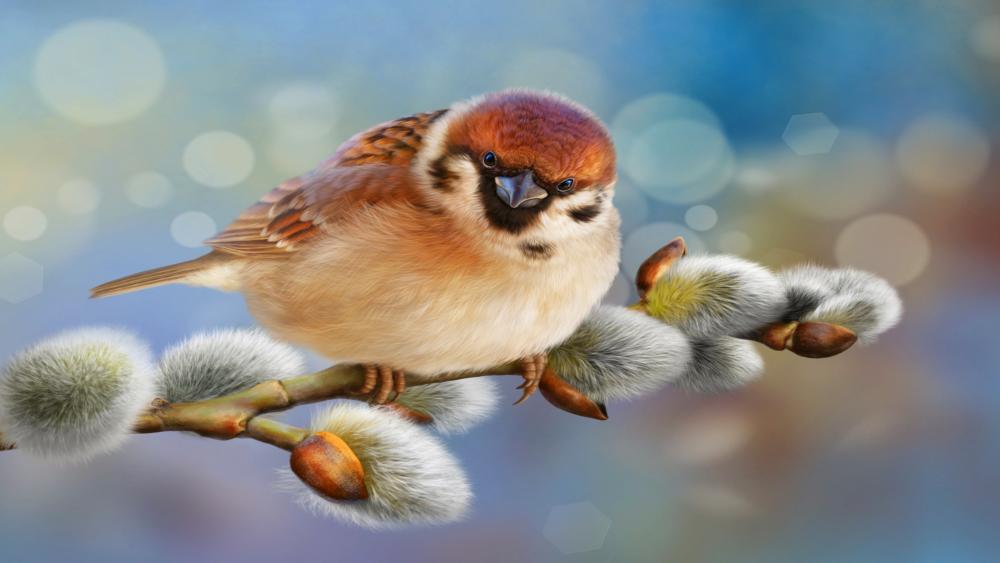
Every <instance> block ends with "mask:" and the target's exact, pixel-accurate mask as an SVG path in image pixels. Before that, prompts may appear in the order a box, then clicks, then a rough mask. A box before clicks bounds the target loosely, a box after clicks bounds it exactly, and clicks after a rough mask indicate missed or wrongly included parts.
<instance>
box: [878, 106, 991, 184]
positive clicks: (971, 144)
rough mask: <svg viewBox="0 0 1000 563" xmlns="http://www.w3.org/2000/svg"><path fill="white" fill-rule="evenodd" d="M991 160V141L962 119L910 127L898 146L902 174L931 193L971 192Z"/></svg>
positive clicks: (928, 120) (937, 118) (931, 119)
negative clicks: (968, 189)
mask: <svg viewBox="0 0 1000 563" xmlns="http://www.w3.org/2000/svg"><path fill="white" fill-rule="evenodd" d="M989 160H990V142H989V138H988V137H987V136H986V134H985V133H984V132H982V131H981V130H980V129H979V128H978V127H976V126H975V125H974V124H973V123H971V122H969V121H968V120H965V119H963V118H960V117H955V116H948V115H929V116H925V117H922V118H921V119H919V120H917V121H916V122H914V123H913V124H912V125H910V126H909V127H908V128H907V129H906V130H905V131H904V132H903V134H902V136H901V137H900V139H899V144H898V145H897V146H896V164H897V166H898V167H899V171H900V174H902V176H903V178H905V179H906V181H907V182H908V183H909V184H910V185H912V186H913V187H915V188H917V189H919V190H922V191H926V192H931V193H948V192H956V191H960V190H963V189H967V188H970V187H972V186H974V185H976V183H977V182H978V181H979V180H980V179H981V178H982V177H983V174H985V173H986V168H987V166H989Z"/></svg>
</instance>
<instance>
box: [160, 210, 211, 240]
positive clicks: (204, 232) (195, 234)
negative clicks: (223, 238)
mask: <svg viewBox="0 0 1000 563" xmlns="http://www.w3.org/2000/svg"><path fill="white" fill-rule="evenodd" d="M215 232H216V226H215V220H213V219H212V218H211V217H210V216H208V215H207V214H205V213H202V212H200V211H187V212H185V213H181V214H180V215H178V216H177V217H175V218H174V220H173V222H171V223H170V236H172V237H173V238H174V240H175V241H177V244H180V245H181V246H187V247H189V248H194V247H198V246H201V245H202V243H203V242H204V241H205V239H207V238H209V237H211V236H212V235H214V234H215Z"/></svg>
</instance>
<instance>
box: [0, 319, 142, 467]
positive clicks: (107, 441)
mask: <svg viewBox="0 0 1000 563" xmlns="http://www.w3.org/2000/svg"><path fill="white" fill-rule="evenodd" d="M154 370H155V368H154V367H153V362H152V356H151V354H150V351H149V348H148V347H147V345H146V344H145V343H144V342H142V341H140V340H139V339H138V338H136V337H135V336H134V335H132V334H131V333H129V332H126V331H123V330H117V329H109V328H85V329H78V330H73V331H69V332H65V333H62V334H59V335H56V336H54V337H52V338H49V339H46V340H43V341H42V342H39V343H38V344H35V345H34V346H32V347H31V348H28V349H27V350H25V351H23V352H21V353H19V354H17V355H15V356H14V357H13V358H12V359H11V360H10V362H9V363H8V364H7V366H6V367H5V368H4V370H3V373H2V374H0V428H3V431H4V433H5V435H6V439H7V440H9V441H11V442H13V443H15V444H17V447H18V449H19V450H22V451H25V452H27V453H28V454H32V455H37V456H41V457H45V458H51V459H55V460H63V461H71V462H72V461H85V460H87V459H90V458H92V457H94V456H96V455H98V454H102V453H106V452H108V451H111V450H113V449H115V448H116V447H118V446H119V445H121V444H122V443H123V442H124V441H125V440H126V438H128V436H129V434H130V433H131V429H132V424H133V423H134V421H135V419H136V417H137V416H138V415H139V413H140V412H141V411H142V410H143V409H144V408H146V407H147V406H148V405H149V403H150V401H151V400H152V399H153V395H154V388H153V377H154Z"/></svg>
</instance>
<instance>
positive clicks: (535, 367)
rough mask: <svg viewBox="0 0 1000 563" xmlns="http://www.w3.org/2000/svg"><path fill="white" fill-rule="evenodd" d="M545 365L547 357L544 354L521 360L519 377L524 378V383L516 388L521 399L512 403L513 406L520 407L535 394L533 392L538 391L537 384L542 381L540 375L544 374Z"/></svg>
mask: <svg viewBox="0 0 1000 563" xmlns="http://www.w3.org/2000/svg"><path fill="white" fill-rule="evenodd" d="M546 364H548V356H546V355H545V354H535V355H534V356H529V357H527V358H524V359H522V360H521V377H523V378H524V382H523V383H521V384H520V385H518V386H517V388H518V389H521V390H522V392H521V398H520V399H518V400H517V401H515V402H514V404H515V405H520V404H521V403H523V402H524V401H525V400H526V399H527V398H528V397H530V396H532V395H534V394H535V391H537V390H538V384H539V382H540V381H541V380H542V374H543V373H544V372H545V366H546Z"/></svg>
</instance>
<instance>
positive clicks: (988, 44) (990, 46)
mask: <svg viewBox="0 0 1000 563" xmlns="http://www.w3.org/2000/svg"><path fill="white" fill-rule="evenodd" d="M970 42H971V43H972V50H973V51H974V52H975V53H976V54H977V55H979V56H980V57H982V58H984V59H986V60H988V61H990V62H995V63H1000V15H997V16H992V17H988V18H985V19H982V20H979V21H978V22H977V23H976V24H975V25H974V26H973V27H972V34H971V37H970Z"/></svg>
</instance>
